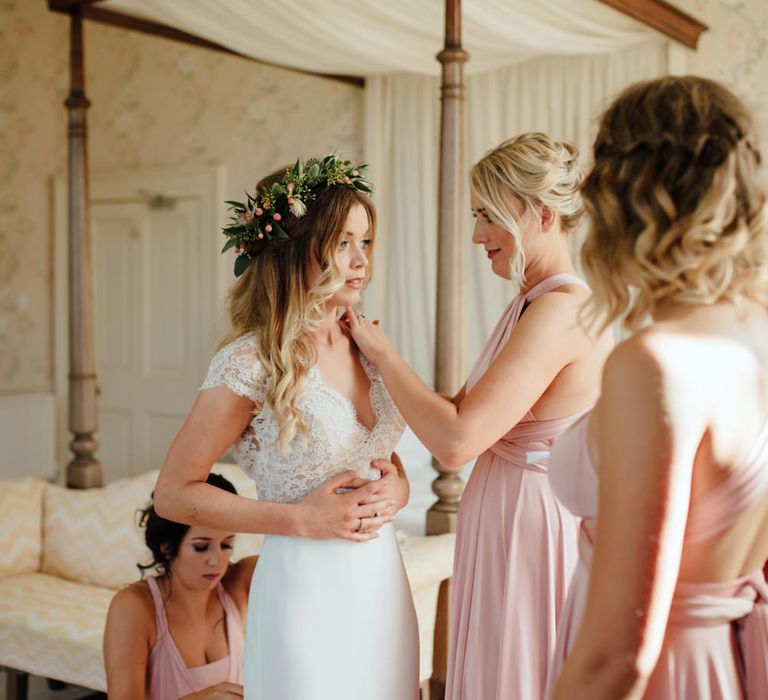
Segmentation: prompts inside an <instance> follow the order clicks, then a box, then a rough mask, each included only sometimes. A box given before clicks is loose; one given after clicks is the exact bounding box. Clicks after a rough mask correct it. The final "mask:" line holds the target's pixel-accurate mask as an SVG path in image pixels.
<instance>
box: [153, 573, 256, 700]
mask: <svg viewBox="0 0 768 700" xmlns="http://www.w3.org/2000/svg"><path fill="white" fill-rule="evenodd" d="M147 584H148V585H149V590H150V591H151V592H152V601H153V602H154V604H155V624H156V625H157V641H156V642H155V645H154V646H153V647H152V651H150V653H149V665H148V669H147V691H146V696H147V700H177V698H180V697H183V696H184V695H189V694H190V693H197V692H199V691H201V690H204V689H205V688H210V687H211V686H212V685H217V684H219V683H225V682H229V683H239V684H242V682H243V644H244V640H243V621H242V618H241V617H240V611H239V610H238V609H237V605H236V604H235V601H234V600H232V598H231V597H230V595H229V593H227V592H226V591H225V590H224V588H223V587H222V585H221V584H219V585H218V586H216V592H217V593H218V595H219V600H220V601H221V607H222V608H224V615H225V619H226V625H227V645H228V646H229V655H228V656H225V657H223V658H221V659H219V660H218V661H213V662H211V663H209V664H205V665H204V666H195V667H194V668H189V667H188V666H187V665H186V664H185V663H184V659H182V658H181V654H180V653H179V650H178V648H177V647H176V642H174V641H173V637H172V636H171V633H170V631H169V629H168V618H167V617H166V614H165V603H164V602H163V596H162V593H161V592H160V588H159V586H158V585H157V581H156V579H155V577H154V576H150V577H148V578H147Z"/></svg>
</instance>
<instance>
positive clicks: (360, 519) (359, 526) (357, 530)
mask: <svg viewBox="0 0 768 700" xmlns="http://www.w3.org/2000/svg"><path fill="white" fill-rule="evenodd" d="M358 520H359V521H360V524H359V525H358V526H357V529H356V530H355V532H362V531H363V519H362V518H358Z"/></svg>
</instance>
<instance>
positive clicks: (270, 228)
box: [264, 224, 272, 233]
mask: <svg viewBox="0 0 768 700" xmlns="http://www.w3.org/2000/svg"><path fill="white" fill-rule="evenodd" d="M264 230H265V231H266V232H267V233H271V232H272V224H267V225H266V226H265V227H264Z"/></svg>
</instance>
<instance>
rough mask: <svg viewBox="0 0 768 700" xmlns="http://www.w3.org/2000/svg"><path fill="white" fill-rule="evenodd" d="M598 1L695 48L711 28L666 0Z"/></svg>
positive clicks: (690, 47)
mask: <svg viewBox="0 0 768 700" xmlns="http://www.w3.org/2000/svg"><path fill="white" fill-rule="evenodd" d="M598 2H602V3H603V4H604V5H608V6H609V7H612V8H614V9H615V10H618V11H619V12H623V13H624V14H625V15H628V16H629V17H632V19H636V20H637V21H638V22H642V23H643V24H646V25H648V26H649V27H651V28H652V29H655V30H656V31H658V32H661V33H662V34H665V35H666V36H668V37H670V39H674V40H675V41H677V42H679V43H681V44H683V45H684V46H687V47H688V48H689V49H695V48H696V45H697V44H698V41H699V37H700V36H701V35H702V34H703V33H704V32H705V31H707V30H708V29H709V27H708V26H707V25H706V24H703V23H702V22H699V20H697V19H696V18H695V17H692V16H691V15H689V14H687V13H686V12H683V11H682V10H679V9H678V8H677V7H675V6H674V5H671V4H670V3H668V2H665V1H664V0H598Z"/></svg>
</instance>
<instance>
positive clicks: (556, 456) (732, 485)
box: [547, 414, 768, 700]
mask: <svg viewBox="0 0 768 700" xmlns="http://www.w3.org/2000/svg"><path fill="white" fill-rule="evenodd" d="M588 416H589V414H587V415H585V416H583V417H582V418H581V419H580V420H579V421H578V422H576V423H575V424H574V425H573V426H572V427H571V429H570V430H569V431H568V432H567V433H565V434H564V435H563V437H562V438H561V439H560V440H559V441H558V443H557V445H555V447H554V448H553V450H552V454H551V456H550V480H551V481H552V485H553V488H554V489H555V492H556V493H557V495H558V497H559V498H560V500H561V501H562V502H563V504H564V505H565V506H566V507H567V508H568V509H569V510H570V511H571V512H573V513H574V514H575V515H577V516H579V517H580V518H583V520H582V521H581V526H580V532H579V565H578V568H577V571H576V574H575V576H574V580H573V584H572V586H571V590H570V592H569V594H568V602H567V604H566V608H565V611H564V614H563V621H562V624H561V625H560V627H559V629H558V638H557V648H556V651H555V657H554V659H553V662H552V668H551V672H550V679H549V684H548V690H547V695H549V694H551V693H552V692H553V690H554V686H555V683H556V681H557V677H558V675H559V672H560V669H561V668H562V665H563V662H564V660H565V656H566V655H567V652H568V649H569V648H570V647H571V646H572V644H573V642H574V640H575V637H576V633H577V632H578V629H579V625H580V623H581V618H582V616H583V613H584V606H585V604H586V597H587V589H588V585H589V567H590V561H591V557H592V542H593V541H594V534H595V532H596V526H597V494H598V479H597V473H596V472H595V470H594V466H593V463H592V460H591V458H590V455H589V451H588V445H587V425H588V422H589V421H588V420H587V419H588ZM767 491H768V424H766V427H765V428H764V429H763V431H762V433H761V435H760V436H759V438H758V440H757V442H756V443H755V447H754V448H753V450H752V454H751V455H750V457H749V459H748V460H747V461H746V462H745V464H744V465H743V466H742V467H741V468H739V469H736V470H734V471H733V473H732V474H730V475H729V476H728V478H727V479H726V480H725V481H724V482H722V483H721V484H720V485H718V486H717V487H716V488H714V489H712V491H710V492H708V493H706V494H705V495H704V496H702V497H701V498H699V499H697V500H696V501H695V502H694V503H692V504H691V507H690V511H689V514H688V523H687V526H686V531H685V540H684V542H685V543H693V542H701V541H704V540H707V539H709V538H710V537H713V536H714V535H717V534H718V533H720V532H722V531H723V530H725V529H726V528H727V527H729V526H730V525H731V524H732V523H733V522H734V521H735V520H736V518H737V517H738V516H739V515H741V513H743V512H744V511H745V510H747V509H748V508H749V507H750V506H752V505H753V504H754V503H756V502H757V501H758V500H760V499H761V498H764V497H765V494H766V492H767ZM644 697H645V698H648V699H649V700H651V699H652V700H687V699H688V698H691V699H694V698H695V699H699V698H700V699H701V700H704V699H705V698H706V700H740V699H742V698H746V700H766V698H768V586H766V582H765V578H764V577H763V572H762V571H760V570H758V571H755V572H753V573H752V574H749V575H748V576H743V577H741V578H739V579H736V580H735V581H728V582H726V583H686V582H684V581H680V582H678V584H677V588H676V590H675V594H674V598H673V601H672V607H671V610H670V615H669V622H668V623H667V631H666V634H665V638H664V644H663V647H662V650H661V654H660V655H659V660H658V662H657V663H656V668H655V669H654V672H653V674H652V676H651V679H650V682H649V684H648V688H647V690H646V692H645V695H644Z"/></svg>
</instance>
